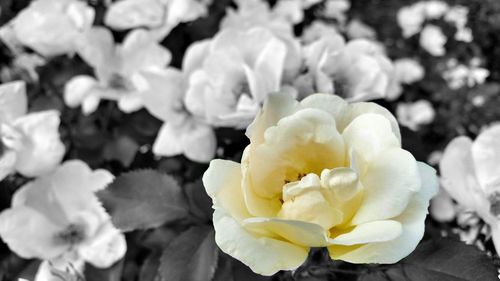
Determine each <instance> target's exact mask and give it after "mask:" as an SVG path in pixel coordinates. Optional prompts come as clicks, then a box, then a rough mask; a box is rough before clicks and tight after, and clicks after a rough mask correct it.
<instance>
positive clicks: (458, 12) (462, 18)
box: [444, 5, 472, 43]
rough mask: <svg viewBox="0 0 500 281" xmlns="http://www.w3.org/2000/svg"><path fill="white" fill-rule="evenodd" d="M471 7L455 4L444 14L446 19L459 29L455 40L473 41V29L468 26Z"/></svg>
mask: <svg viewBox="0 0 500 281" xmlns="http://www.w3.org/2000/svg"><path fill="white" fill-rule="evenodd" d="M468 16H469V9H468V8H467V7H465V6H459V5H458V6H453V7H451V8H450V9H449V10H448V12H447V13H446V15H445V16H444V19H445V21H447V22H450V23H452V24H453V25H454V26H455V28H456V29H457V31H456V33H455V40H457V41H463V42H467V43H468V42H472V30H471V29H470V28H469V27H467V21H468V19H467V18H468Z"/></svg>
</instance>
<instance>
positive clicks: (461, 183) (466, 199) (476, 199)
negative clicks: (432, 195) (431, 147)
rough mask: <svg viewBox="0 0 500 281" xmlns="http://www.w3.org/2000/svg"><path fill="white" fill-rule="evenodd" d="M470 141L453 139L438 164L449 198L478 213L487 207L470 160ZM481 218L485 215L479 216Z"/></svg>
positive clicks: (471, 159) (460, 138)
mask: <svg viewBox="0 0 500 281" xmlns="http://www.w3.org/2000/svg"><path fill="white" fill-rule="evenodd" d="M471 150H472V141H471V140H470V139H469V138H467V137H458V138H455V139H453V140H452V141H451V142H450V143H449V144H448V146H447V147H446V149H445V150H444V153H443V157H442V158H441V161H440V162H439V170H440V172H441V184H442V186H443V188H444V189H445V190H446V191H447V192H448V194H450V196H451V197H452V198H453V199H455V200H456V201H458V203H459V204H460V205H462V206H464V207H466V208H468V209H470V210H475V211H479V210H480V209H481V208H480V207H481V206H488V203H489V202H487V200H486V196H484V193H483V191H482V190H481V188H480V187H479V183H478V181H477V178H476V173H475V168H474V161H473V158H472V151H471ZM481 215H482V216H483V218H485V216H486V215H487V214H484V213H482V214H481Z"/></svg>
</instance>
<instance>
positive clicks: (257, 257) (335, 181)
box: [203, 93, 437, 275]
mask: <svg viewBox="0 0 500 281" xmlns="http://www.w3.org/2000/svg"><path fill="white" fill-rule="evenodd" d="M247 135H248V137H249V138H250V145H249V146H247V148H246V149H245V151H244V154H243V157H242V161H241V162H242V163H241V164H239V163H235V162H232V161H227V160H213V161H212V162H211V163H210V167H209V169H208V170H207V172H206V173H205V175H204V177H203V182H204V185H205V188H206V191H207V193H208V194H209V195H210V197H212V199H213V204H214V209H215V212H214V217H213V222H214V226H215V230H216V236H215V239H216V242H217V244H218V245H219V247H220V248H221V249H222V250H223V251H224V252H226V253H228V254H229V255H231V256H233V257H235V258H237V259H239V260H240V261H242V262H243V263H245V264H246V265H248V266H249V267H250V268H252V270H254V271H255V272H257V273H260V274H263V275H271V274H273V273H275V272H277V271H279V270H292V269H295V268H297V267H298V266H300V265H301V264H302V263H303V262H304V260H305V259H306V257H307V254H308V251H309V248H310V247H328V250H329V252H330V256H331V258H332V259H338V260H344V261H348V262H352V263H395V262H397V261H399V260H400V259H402V258H404V257H406V256H407V255H408V254H409V253H410V252H412V251H413V250H414V249H415V247H416V246H417V244H418V242H419V241H420V239H421V238H422V236H423V233H424V220H425V217H426V214H427V207H428V204H429V200H430V198H431V197H432V196H433V195H434V194H435V193H436V190H437V178H436V175H435V171H434V170H433V169H432V168H430V167H429V166H427V165H426V164H423V163H420V162H417V161H416V160H415V158H414V157H413V156H412V155H411V154H410V153H409V152H408V151H405V150H403V149H402V148H401V138H400V133H399V129H398V125H397V122H396V120H395V118H394V117H393V116H392V115H391V114H390V113H389V112H388V111H387V110H386V109H384V108H382V107H380V106H378V105H376V104H374V103H354V104H348V103H347V102H345V101H344V100H343V99H341V98H339V97H338V96H333V95H325V94H315V95H311V96H309V97H307V98H306V99H304V100H302V101H301V102H300V103H299V102H296V101H295V100H294V99H293V98H291V97H289V96H287V95H285V94H281V93H279V94H273V95H271V96H270V97H269V99H268V100H267V101H266V103H265V104H264V108H263V109H262V110H261V112H260V113H259V115H257V117H256V119H255V120H254V122H253V123H252V125H250V127H249V128H248V130H247Z"/></svg>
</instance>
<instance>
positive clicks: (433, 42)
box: [419, 24, 448, 57]
mask: <svg viewBox="0 0 500 281" xmlns="http://www.w3.org/2000/svg"><path fill="white" fill-rule="evenodd" d="M447 41H448V38H446V35H444V33H443V31H442V30H441V28H440V27H438V26H436V25H433V24H427V25H426V26H425V27H424V28H423V29H422V32H421V33H420V41H419V42H420V46H421V47H422V48H423V49H424V50H426V51H427V52H428V53H429V54H431V55H433V56H436V57H440V56H443V55H444V54H446V49H445V46H444V45H445V44H446V42H447Z"/></svg>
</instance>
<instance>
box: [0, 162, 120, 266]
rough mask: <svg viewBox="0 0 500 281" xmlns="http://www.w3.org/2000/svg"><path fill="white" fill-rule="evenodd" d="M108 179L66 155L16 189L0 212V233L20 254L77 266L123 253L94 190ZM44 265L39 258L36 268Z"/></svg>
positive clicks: (106, 260) (97, 263) (106, 262)
mask: <svg viewBox="0 0 500 281" xmlns="http://www.w3.org/2000/svg"><path fill="white" fill-rule="evenodd" d="M112 181H113V175H112V174H111V173H109V172H108V171H106V170H95V171H92V170H91V169H90V168H89V167H88V166H87V164H85V163H84V162H82V161H80V160H72V161H67V162H65V163H63V164H62V165H61V166H60V167H59V168H58V169H57V170H55V171H54V172H53V173H50V174H47V175H44V176H42V177H39V178H37V179H36V180H34V181H32V182H30V183H28V184H26V185H24V186H22V187H21V188H20V189H19V190H17V191H16V193H15V194H14V196H13V198H12V206H11V208H9V209H7V210H5V211H3V212H2V213H1V214H0V236H1V237H2V239H3V241H4V242H5V243H7V245H8V246H9V248H10V249H11V250H12V251H13V252H15V253H16V254H18V255H19V256H21V257H23V258H38V259H41V260H44V261H47V262H50V263H52V264H57V263H59V264H61V263H62V264H68V263H72V264H73V265H75V267H76V269H77V270H78V269H80V270H81V269H83V268H82V267H83V262H88V263H90V264H92V265H93V266H96V267H99V268H106V267H109V266H111V265H112V264H113V263H115V262H116V261H118V260H119V259H121V258H122V257H123V256H124V254H125V251H126V248H127V245H126V242H125V238H124V236H123V234H122V233H121V232H120V231H119V230H118V229H116V228H115V227H114V226H113V224H112V223H111V218H110V217H109V215H108V214H107V213H106V211H105V210H104V208H103V207H102V205H101V203H100V202H99V201H98V199H97V196H96V195H95V194H94V192H97V191H99V190H102V189H104V188H105V187H106V186H107V185H108V184H109V183H111V182H112ZM44 266H45V267H44ZM46 267H47V263H45V265H44V263H42V266H41V268H40V270H42V271H43V270H48V269H47V268H46ZM41 275H42V274H41Z"/></svg>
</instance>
